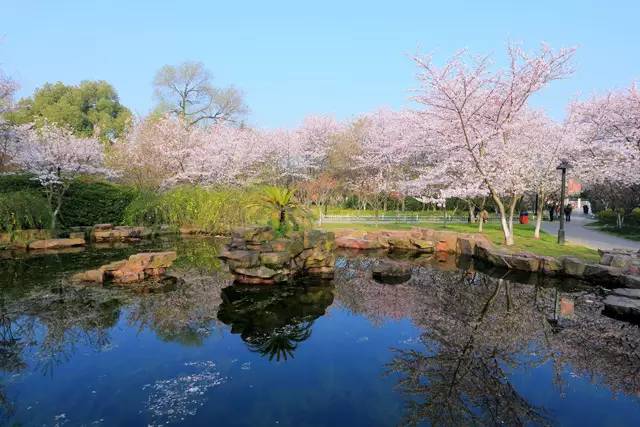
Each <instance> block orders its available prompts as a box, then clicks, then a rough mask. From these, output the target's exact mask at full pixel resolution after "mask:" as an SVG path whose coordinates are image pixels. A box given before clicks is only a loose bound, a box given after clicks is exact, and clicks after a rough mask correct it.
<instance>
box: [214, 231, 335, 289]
mask: <svg viewBox="0 0 640 427" xmlns="http://www.w3.org/2000/svg"><path fill="white" fill-rule="evenodd" d="M307 245H309V247H307ZM333 249H335V235H334V234H333V233H330V232H324V231H322V230H308V231H305V232H304V233H301V232H292V233H289V234H288V235H287V237H285V238H277V239H276V238H275V234H274V233H273V231H272V230H271V229H270V228H269V227H251V228H241V229H236V230H234V231H233V238H232V240H231V243H229V244H228V245H227V247H226V248H225V249H224V250H223V251H222V252H221V253H220V255H219V258H221V259H223V260H224V261H225V262H226V263H227V264H228V266H229V270H230V271H231V273H232V274H233V275H234V276H235V279H236V282H238V283H243V284H275V283H279V282H284V281H287V280H289V279H291V278H293V277H294V276H305V275H313V276H318V277H325V278H331V277H333V271H334V266H335V256H334V255H333Z"/></svg>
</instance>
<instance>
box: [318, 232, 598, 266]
mask: <svg viewBox="0 0 640 427" xmlns="http://www.w3.org/2000/svg"><path fill="white" fill-rule="evenodd" d="M412 227H424V228H431V229H435V230H451V231H458V232H462V233H477V232H478V225H477V224H448V225H447V226H446V227H445V226H444V225H443V224H428V223H426V224H420V223H416V224H380V225H375V224H325V225H323V226H322V228H324V229H325V230H338V229H355V230H403V229H410V228H412ZM513 227H514V230H513V232H514V237H515V245H513V246H511V247H509V249H510V250H511V251H513V252H531V253H534V254H538V255H546V256H554V257H559V256H562V255H571V256H576V257H579V258H583V259H586V260H589V261H598V260H599V259H600V255H599V254H598V251H597V250H595V249H591V248H587V247H585V246H578V245H564V246H560V245H558V243H557V242H556V239H557V238H556V236H555V235H551V234H548V233H545V232H544V231H541V232H540V239H538V240H536V239H534V238H533V231H534V226H533V225H532V224H528V225H521V224H514V225H513ZM482 234H484V235H486V236H487V237H488V238H489V239H490V240H491V241H492V242H493V243H494V244H495V245H496V246H499V247H505V246H504V245H503V237H502V230H501V228H500V225H499V224H485V225H484V231H483V233H482Z"/></svg>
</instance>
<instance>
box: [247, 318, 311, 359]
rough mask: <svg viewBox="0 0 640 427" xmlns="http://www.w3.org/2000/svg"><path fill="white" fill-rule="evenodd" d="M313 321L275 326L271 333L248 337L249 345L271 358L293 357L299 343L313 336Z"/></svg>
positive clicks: (252, 349)
mask: <svg viewBox="0 0 640 427" xmlns="http://www.w3.org/2000/svg"><path fill="white" fill-rule="evenodd" d="M312 325H313V321H309V322H303V323H296V324H292V325H286V326H283V327H281V328H275V329H274V330H273V331H271V333H269V334H263V335H256V336H252V337H248V338H247V345H248V346H249V348H250V349H251V351H255V352H256V353H260V355H261V356H268V357H269V360H273V358H274V357H275V358H276V361H278V362H279V361H280V359H282V360H287V359H288V358H293V352H294V351H295V350H296V349H297V348H298V344H300V343H301V342H303V341H305V340H306V339H307V338H309V337H310V336H311V326H312Z"/></svg>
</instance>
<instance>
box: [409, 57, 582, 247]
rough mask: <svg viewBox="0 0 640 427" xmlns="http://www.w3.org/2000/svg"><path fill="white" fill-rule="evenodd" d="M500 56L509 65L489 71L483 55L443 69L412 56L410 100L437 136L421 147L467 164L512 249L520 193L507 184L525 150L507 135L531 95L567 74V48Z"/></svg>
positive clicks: (456, 61)
mask: <svg viewBox="0 0 640 427" xmlns="http://www.w3.org/2000/svg"><path fill="white" fill-rule="evenodd" d="M507 53H508V57H509V67H508V68H507V69H505V70H497V71H494V70H492V69H491V62H490V58H489V57H488V56H485V57H472V58H469V57H468V56H467V55H466V53H465V52H464V51H463V52H460V53H458V54H456V55H455V56H454V57H453V58H452V59H451V60H449V61H448V62H447V63H446V64H445V65H444V66H443V67H437V66H436V65H434V63H433V61H432V59H431V58H430V57H420V56H415V57H414V58H413V59H414V61H415V62H416V64H417V65H418V67H419V70H420V73H419V75H418V80H419V82H420V88H419V90H418V93H417V94H416V96H415V97H414V99H415V100H416V101H417V102H418V103H420V104H422V105H423V106H424V107H425V109H424V110H423V111H422V114H423V116H424V121H425V124H426V126H428V127H429V128H430V130H431V132H433V133H434V134H435V135H437V143H435V144H431V146H430V147H429V150H430V151H431V152H433V153H436V155H437V156H438V157H439V160H440V161H443V162H447V163H449V164H451V165H452V167H455V165H456V164H457V165H460V166H461V167H463V168H466V167H468V166H469V165H471V167H470V168H469V173H471V174H473V175H476V176H477V177H478V179H479V180H481V181H482V182H483V184H484V185H485V186H486V187H487V189H488V191H489V194H490V195H491V198H492V199H493V201H494V203H495V205H496V207H497V209H498V211H499V214H500V217H501V218H500V221H501V227H502V231H503V234H504V240H505V244H506V245H512V244H513V243H514V240H513V229H512V223H513V220H512V218H513V212H514V210H515V206H516V203H517V201H518V198H519V196H520V194H519V193H518V191H517V190H518V189H517V188H514V186H513V184H514V183H516V182H517V178H518V175H519V174H518V171H519V170H520V168H521V166H522V162H521V161H520V159H521V158H522V156H521V153H522V152H524V151H525V150H526V147H522V146H517V145H516V144H517V138H512V136H513V134H514V132H515V131H516V129H517V125H516V124H515V122H516V121H517V120H518V119H519V117H520V116H521V115H522V112H523V110H525V109H526V106H527V102H528V100H529V98H530V97H531V95H533V94H534V93H536V92H538V91H539V90H541V89H542V88H544V87H545V86H546V85H547V84H548V83H550V82H551V81H553V80H557V79H560V78H563V77H565V76H567V75H569V74H570V73H571V70H570V68H569V62H570V60H571V57H572V56H573V53H574V49H561V50H558V51H553V50H552V49H550V48H549V47H547V46H542V48H541V50H540V51H539V52H538V53H536V54H533V55H530V54H527V53H525V52H524V51H523V50H522V49H521V48H519V47H517V46H514V45H511V46H509V47H508V49H507ZM460 173H461V175H462V174H465V173H466V171H465V170H461V172H460Z"/></svg>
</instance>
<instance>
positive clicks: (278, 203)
mask: <svg viewBox="0 0 640 427" xmlns="http://www.w3.org/2000/svg"><path fill="white" fill-rule="evenodd" d="M251 206H253V207H261V208H266V209H268V210H270V211H272V212H274V213H276V214H277V217H278V230H280V231H284V230H286V228H287V224H288V223H289V222H290V223H292V224H293V225H298V224H299V222H300V221H301V220H306V219H308V216H309V214H308V212H307V210H306V209H305V208H304V206H302V205H301V204H299V203H298V202H297V201H296V200H295V193H294V191H293V190H290V189H288V188H282V187H274V186H268V187H264V188H263V189H262V194H261V195H260V200H259V202H258V203H254V204H252V205H251Z"/></svg>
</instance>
